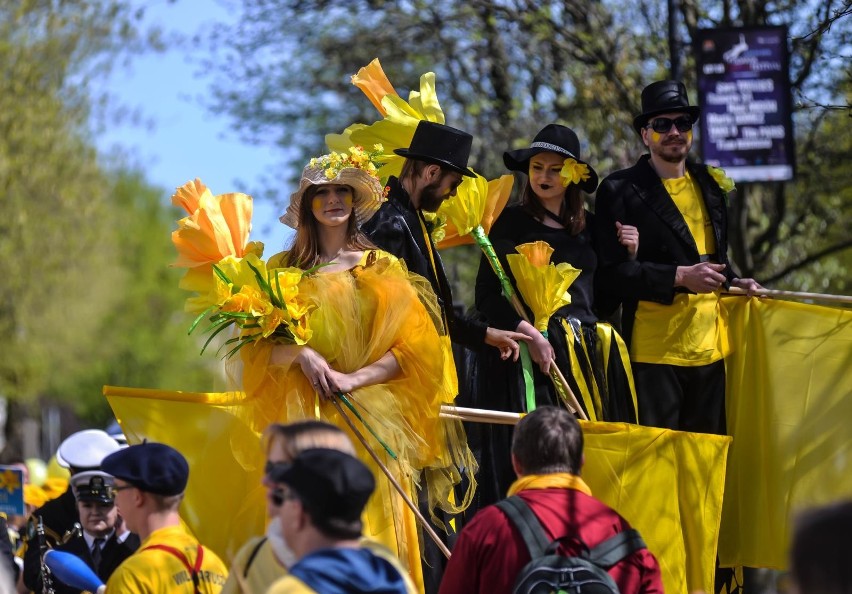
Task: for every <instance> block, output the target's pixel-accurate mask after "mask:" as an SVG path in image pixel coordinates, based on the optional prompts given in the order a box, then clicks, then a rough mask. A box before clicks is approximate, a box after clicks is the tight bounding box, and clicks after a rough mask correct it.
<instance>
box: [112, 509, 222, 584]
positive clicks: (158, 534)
mask: <svg viewBox="0 0 852 594" xmlns="http://www.w3.org/2000/svg"><path fill="white" fill-rule="evenodd" d="M151 545H166V546H169V547H172V548H175V549H177V550H178V551H180V552H182V553H183V554H184V556H185V557H186V559H187V561H188V562H189V563H190V565H192V564H194V563H195V558H196V554H197V552H198V549H197V547H198V541H197V540H195V538H193V537H192V536H190V535H189V534H188V533H187V532H186V530H184V528H183V527H182V526H170V527H168V528H161V529H159V530H155V531H154V532H152V533H151V534H150V535H149V536H148V538H146V539H145V540H144V541H142V544H141V545H140V546H139V550H138V551H136V553H134V554H133V555H131V556H130V557H128V558H127V559H125V561H124V563H122V564H121V565H119V566H118V569H116V570H115V572H113V574H112V576H110V578H109V581H108V582H107V589H106V591H107V592H108V593H110V594H125V593H130V594H136V593H139V594H160V593H162V594H167V593H174V592H187V593H190V594H191V593H192V592H193V584H192V578H191V577H190V573H189V570H188V569H187V568H186V567H185V566H184V564H183V563H182V562H181V560H180V559H178V557H176V556H175V555H173V554H172V553H169V552H167V551H164V550H161V549H147V550H146V547H150V546H151ZM203 550H204V558H203V560H202V563H201V569H200V570H199V572H198V576H199V589H200V591H201V592H202V593H204V594H219V593H220V592H221V591H222V586H223V585H224V584H225V580H226V579H227V577H228V569H227V567H226V566H225V564H224V563H222V560H221V559H219V557H217V556H216V554H215V553H214V552H213V551H211V550H210V549H208V548H206V547H203Z"/></svg>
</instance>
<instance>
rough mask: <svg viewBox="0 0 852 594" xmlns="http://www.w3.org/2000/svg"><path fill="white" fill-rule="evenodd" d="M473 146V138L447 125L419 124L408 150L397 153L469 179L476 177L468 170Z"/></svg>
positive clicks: (400, 150)
mask: <svg viewBox="0 0 852 594" xmlns="http://www.w3.org/2000/svg"><path fill="white" fill-rule="evenodd" d="M472 144H473V136H471V135H470V134H468V133H467V132H463V131H461V130H457V129H456V128H452V127H450V126H445V125H444V124H437V123H435V122H429V121H427V120H420V122H419V123H418V124H417V128H416V129H415V130H414V136H413V137H412V139H411V144H410V145H409V147H408V148H407V149H396V150H395V151H394V152H395V153H396V154H397V155H399V156H401V157H405V158H406V159H417V160H418V161H426V162H427V163H434V164H436V165H441V166H442V167H447V168H449V169H452V170H453V171H456V172H458V173H461V174H462V175H466V176H467V177H476V174H475V173H474V172H473V171H471V170H470V169H468V168H467V160H468V159H469V158H470V147H471V145H472Z"/></svg>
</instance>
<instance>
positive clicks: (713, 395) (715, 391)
mask: <svg viewBox="0 0 852 594" xmlns="http://www.w3.org/2000/svg"><path fill="white" fill-rule="evenodd" d="M633 379H634V381H635V382H636V399H637V401H638V403H639V424H640V425H647V426H649V427H662V428H665V429H677V430H679V431H693V432H697V433H714V434H716V435H725V361H724V360H720V361H716V362H715V363H710V364H709V365H700V366H698V367H682V366H679V365H664V364H658V363H633Z"/></svg>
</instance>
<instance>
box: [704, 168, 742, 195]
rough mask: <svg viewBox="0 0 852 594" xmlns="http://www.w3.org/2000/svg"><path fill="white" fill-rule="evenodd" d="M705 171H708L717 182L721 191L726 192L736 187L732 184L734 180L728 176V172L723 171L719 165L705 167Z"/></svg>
mask: <svg viewBox="0 0 852 594" xmlns="http://www.w3.org/2000/svg"><path fill="white" fill-rule="evenodd" d="M707 173H709V174H710V175H711V176H712V177H713V179H714V180H716V183H717V184H719V187H720V188H721V189H722V192H724V193H725V194H727V193H728V192H730V191H732V190H734V189H736V185H735V184H734V180H732V179H731V178H730V177H728V174H726V173H725V170H724V169H722V168H720V167H710V166H708V167H707Z"/></svg>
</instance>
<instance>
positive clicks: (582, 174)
mask: <svg viewBox="0 0 852 594" xmlns="http://www.w3.org/2000/svg"><path fill="white" fill-rule="evenodd" d="M559 175H560V176H561V178H562V187H563V188H567V187H568V185H569V184H578V183H580V182H581V181H586V180H587V179H589V166H588V165H586V164H585V163H578V162H577V161H576V160H575V159H572V158H571V157H568V158H567V159H565V161H564V162H563V164H562V170H561V171H560V172H559Z"/></svg>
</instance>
